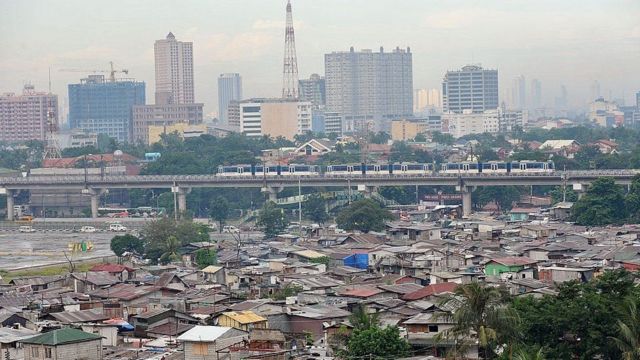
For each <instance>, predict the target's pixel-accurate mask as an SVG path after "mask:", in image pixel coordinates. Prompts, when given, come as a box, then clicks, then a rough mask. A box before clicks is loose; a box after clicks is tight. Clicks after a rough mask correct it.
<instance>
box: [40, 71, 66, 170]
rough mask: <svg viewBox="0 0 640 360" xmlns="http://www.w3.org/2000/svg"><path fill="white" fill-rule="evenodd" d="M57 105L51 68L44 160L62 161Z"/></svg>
mask: <svg viewBox="0 0 640 360" xmlns="http://www.w3.org/2000/svg"><path fill="white" fill-rule="evenodd" d="M57 112H58V109H57V103H56V104H54V101H53V96H52V94H51V67H49V93H48V94H47V124H46V129H45V135H44V136H45V147H44V153H43V155H42V158H43V160H47V159H61V158H62V152H61V151H60V144H59V143H58V137H57V132H58V117H57Z"/></svg>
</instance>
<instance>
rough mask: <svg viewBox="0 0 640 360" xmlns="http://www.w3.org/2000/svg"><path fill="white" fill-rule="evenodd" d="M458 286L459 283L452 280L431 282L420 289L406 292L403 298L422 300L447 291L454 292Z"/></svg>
mask: <svg viewBox="0 0 640 360" xmlns="http://www.w3.org/2000/svg"><path fill="white" fill-rule="evenodd" d="M456 287H458V284H456V283H452V282H446V283H439V284H431V285H427V286H425V287H423V288H422V289H420V290H416V291H414V292H410V293H408V294H404V295H403V296H402V300H407V301H411V300H420V299H424V298H426V297H429V296H431V295H436V294H442V293H447V292H449V293H450V292H454V291H455V290H456Z"/></svg>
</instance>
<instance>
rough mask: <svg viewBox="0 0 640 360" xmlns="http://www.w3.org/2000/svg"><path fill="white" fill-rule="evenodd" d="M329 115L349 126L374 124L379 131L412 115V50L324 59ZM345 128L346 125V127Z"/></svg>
mask: <svg viewBox="0 0 640 360" xmlns="http://www.w3.org/2000/svg"><path fill="white" fill-rule="evenodd" d="M324 66H325V78H326V89H327V111H330V112H337V113H340V114H341V115H342V116H343V119H344V120H345V121H348V122H353V123H354V124H356V126H358V125H357V124H358V123H362V122H363V121H369V120H371V121H372V122H373V123H374V124H375V125H376V128H377V129H374V130H380V129H386V128H389V127H390V122H391V120H393V119H398V118H403V117H410V116H411V115H412V113H413V73H412V55H411V51H410V49H409V48H407V49H406V50H405V49H400V48H395V49H394V50H393V51H392V52H389V53H385V52H384V50H383V48H382V47H381V48H380V51H378V52H373V51H371V50H362V51H359V52H356V51H355V50H354V49H353V47H352V48H351V49H350V51H343V52H333V53H330V54H325V56H324ZM343 125H344V124H343Z"/></svg>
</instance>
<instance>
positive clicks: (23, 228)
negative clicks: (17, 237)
mask: <svg viewBox="0 0 640 360" xmlns="http://www.w3.org/2000/svg"><path fill="white" fill-rule="evenodd" d="M18 231H19V232H21V233H33V232H36V229H34V228H33V227H31V226H28V225H26V226H20V227H19V228H18Z"/></svg>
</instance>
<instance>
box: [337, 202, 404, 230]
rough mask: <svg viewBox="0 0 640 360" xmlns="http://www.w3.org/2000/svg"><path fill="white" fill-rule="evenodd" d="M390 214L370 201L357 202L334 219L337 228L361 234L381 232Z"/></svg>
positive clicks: (390, 216) (390, 217)
mask: <svg viewBox="0 0 640 360" xmlns="http://www.w3.org/2000/svg"><path fill="white" fill-rule="evenodd" d="M392 218H393V217H392V215H391V213H390V212H389V211H388V210H386V209H384V208H382V207H381V206H380V204H378V203H377V202H375V201H374V200H371V199H362V200H358V201H356V202H354V203H352V204H351V205H349V206H347V207H346V208H344V209H343V210H342V211H341V212H340V213H339V214H338V217H337V218H336V223H337V224H338V226H339V227H340V228H342V229H345V230H359V231H362V232H369V231H382V230H383V229H384V228H385V221H387V220H390V219H392Z"/></svg>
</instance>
